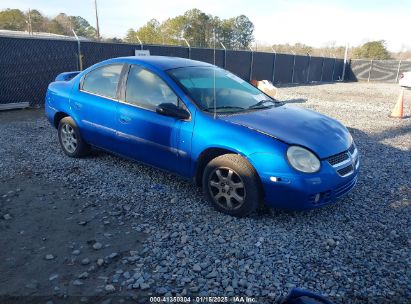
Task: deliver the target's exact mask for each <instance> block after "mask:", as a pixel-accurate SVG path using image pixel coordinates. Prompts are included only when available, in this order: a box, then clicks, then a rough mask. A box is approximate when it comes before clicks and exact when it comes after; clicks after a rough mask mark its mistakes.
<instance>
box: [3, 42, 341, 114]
mask: <svg viewBox="0 0 411 304" xmlns="http://www.w3.org/2000/svg"><path fill="white" fill-rule="evenodd" d="M80 49H81V61H82V65H83V68H84V69H85V68H87V67H89V66H91V65H93V64H95V63H97V62H100V61H102V60H105V59H109V58H113V57H121V56H132V55H134V53H135V50H140V49H143V50H149V51H150V54H151V55H160V56H176V57H183V58H191V59H194V60H200V61H205V62H209V63H214V50H213V49H203V48H187V47H180V46H162V45H138V44H122V43H103V42H91V41H81V43H80ZM79 62H80V61H79V52H78V44H77V41H75V40H57V39H43V38H16V37H0V69H1V70H0V106H1V105H7V104H12V103H25V102H28V103H29V104H30V105H31V106H41V105H43V103H44V96H45V93H46V90H47V86H48V84H49V83H50V82H52V81H53V79H54V78H55V77H56V76H57V75H58V74H59V73H62V72H67V71H75V70H79V68H80V65H79ZM215 64H216V65H217V66H220V67H222V68H225V69H227V70H229V71H231V72H233V73H234V74H236V75H238V76H239V77H241V78H243V79H244V80H246V81H250V80H251V79H257V80H262V79H267V80H271V81H272V82H273V83H275V84H292V83H311V82H321V81H323V82H331V81H336V80H341V78H342V74H343V73H342V71H343V66H344V62H343V60H342V59H336V58H323V57H311V56H309V55H307V56H300V55H290V54H276V53H264V52H251V51H234V50H221V49H217V50H215Z"/></svg>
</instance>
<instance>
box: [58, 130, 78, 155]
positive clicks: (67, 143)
mask: <svg viewBox="0 0 411 304" xmlns="http://www.w3.org/2000/svg"><path fill="white" fill-rule="evenodd" d="M60 134H61V141H62V143H63V146H64V149H66V151H67V152H69V153H74V152H75V151H76V149H77V137H76V133H75V132H74V129H73V127H72V126H71V125H69V124H64V125H63V126H62V128H61V133H60Z"/></svg>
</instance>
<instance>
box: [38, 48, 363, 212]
mask: <svg viewBox="0 0 411 304" xmlns="http://www.w3.org/2000/svg"><path fill="white" fill-rule="evenodd" d="M113 63H122V64H138V65H140V66H142V67H144V68H146V69H148V70H150V71H151V72H153V73H155V74H157V75H158V76H159V77H160V78H162V80H164V81H165V82H166V83H167V84H168V85H169V86H170V88H171V89H172V90H173V91H174V92H175V93H176V95H177V96H178V97H179V98H180V99H181V100H182V102H184V104H185V105H186V107H187V109H188V111H189V112H190V114H191V117H190V119H188V120H178V119H175V118H171V117H167V116H162V115H159V114H157V113H155V112H153V111H149V110H145V109H142V108H138V107H135V106H131V105H128V104H126V103H123V102H121V101H116V100H112V99H108V98H104V97H99V96H95V95H92V94H90V93H85V92H82V91H80V90H79V89H78V88H79V84H80V81H81V79H82V77H83V75H85V74H87V73H88V72H89V71H91V70H93V69H95V68H97V67H99V66H103V65H106V64H113ZM186 66H211V65H209V64H207V63H203V62H198V61H193V60H187V59H182V58H172V57H161V56H150V57H143V58H137V57H124V58H115V59H110V60H106V61H103V62H101V63H98V64H96V65H94V66H92V67H90V68H88V69H86V70H85V71H83V72H81V73H79V74H78V75H76V76H75V77H73V78H72V79H70V80H68V81H59V80H58V81H55V82H53V83H51V84H50V85H49V89H48V92H47V95H46V107H45V110H46V115H47V117H48V119H49V120H50V122H51V123H53V124H54V119H55V115H56V113H58V112H63V113H66V114H67V115H70V116H71V117H72V118H73V120H74V121H75V122H76V124H77V126H78V128H79V130H80V132H81V135H82V137H83V138H84V139H85V141H86V142H88V143H90V144H92V145H94V146H96V147H99V148H103V149H105V150H108V151H111V152H114V153H117V154H120V155H123V156H126V157H128V158H132V159H136V160H138V161H142V162H145V163H147V164H150V165H153V166H156V167H159V168H162V169H165V170H168V171H171V172H175V173H178V174H179V175H181V176H184V177H186V178H190V179H193V178H195V176H196V170H197V163H198V160H199V159H200V156H201V155H202V153H203V152H204V151H206V150H207V149H213V148H220V149H226V150H229V151H232V152H234V153H238V154H240V155H242V156H243V157H245V158H246V159H247V160H248V161H249V162H250V163H251V164H252V165H253V167H254V168H255V169H256V171H257V173H258V175H259V178H260V180H261V183H262V186H263V190H264V198H265V202H266V204H267V205H268V206H270V207H274V208H285V209H295V210H302V209H311V208H316V207H319V206H322V205H324V204H327V203H331V202H333V201H335V199H337V198H338V197H340V196H342V195H344V194H345V193H347V192H348V191H350V190H351V189H352V188H353V187H354V185H355V183H356V180H357V175H358V171H359V170H358V169H359V168H358V167H359V166H356V167H355V168H354V172H353V174H351V175H349V176H347V177H342V176H340V175H338V174H337V172H336V170H335V168H333V167H332V166H331V165H330V164H329V163H328V161H327V160H326V158H327V157H329V156H332V155H335V154H338V153H341V152H343V151H346V150H347V149H348V148H349V147H350V145H351V136H350V134H349V132H348V130H347V129H346V128H345V127H344V126H343V125H341V124H340V123H339V122H337V121H336V120H334V119H332V118H329V117H327V116H324V115H321V114H319V113H316V112H313V111H310V110H306V109H302V108H298V107H294V106H290V105H284V106H281V107H275V108H269V109H262V110H256V111H250V112H246V113H239V114H234V115H217V117H216V118H214V116H213V115H212V114H211V113H207V112H203V111H201V110H199V108H198V107H197V105H196V104H195V103H194V102H193V101H192V100H191V99H190V97H189V96H187V95H186V94H185V92H184V91H183V90H182V89H181V88H180V86H179V85H177V84H176V83H175V81H174V80H173V79H172V78H171V77H170V76H169V75H168V74H167V72H166V71H167V70H168V69H172V68H178V67H186ZM72 76H73V75H70V77H72ZM64 77H67V76H65V75H63V76H61V77H60V79H64ZM58 79H59V78H58ZM141 126H143V127H141ZM290 144H296V145H300V146H303V147H305V148H307V149H309V150H311V151H312V152H313V153H315V154H316V155H317V156H318V157H319V158H320V160H321V169H320V170H319V171H318V172H316V173H310V174H308V173H302V172H299V171H297V170H295V169H294V168H292V167H291V166H290V164H289V163H288V160H287V157H286V151H287V148H288V147H289V145H290ZM271 177H275V178H276V181H275V182H273V181H272V180H271V179H270V178H271ZM318 193H320V194H321V200H320V201H319V202H317V203H315V204H314V203H313V201H312V197H313V195H316V194H318Z"/></svg>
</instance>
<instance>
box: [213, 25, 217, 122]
mask: <svg viewBox="0 0 411 304" xmlns="http://www.w3.org/2000/svg"><path fill="white" fill-rule="evenodd" d="M213 37H214V67H213V73H214V77H213V98H214V119H216V117H217V94H216V92H215V28H214V29H213Z"/></svg>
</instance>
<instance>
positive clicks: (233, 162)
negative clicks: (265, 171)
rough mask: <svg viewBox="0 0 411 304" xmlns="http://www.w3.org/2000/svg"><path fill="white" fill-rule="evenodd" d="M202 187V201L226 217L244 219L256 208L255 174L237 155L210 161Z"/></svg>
mask: <svg viewBox="0 0 411 304" xmlns="http://www.w3.org/2000/svg"><path fill="white" fill-rule="evenodd" d="M202 184H203V192H204V195H205V196H206V198H207V199H208V200H209V201H210V202H211V203H212V204H213V206H214V207H215V208H216V209H217V210H219V211H221V212H224V213H227V214H229V215H233V216H238V217H243V216H247V215H249V214H250V213H252V212H254V211H255V210H256V209H257V208H258V207H259V205H260V202H261V191H260V189H261V187H260V184H259V179H258V175H257V172H256V171H255V170H254V168H253V167H252V166H251V165H250V164H249V163H248V162H247V160H245V159H244V158H243V157H241V156H240V155H237V154H225V155H222V156H218V157H216V158H214V159H213V160H211V161H210V162H209V163H208V164H207V166H206V168H205V170H204V175H203V183H202Z"/></svg>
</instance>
